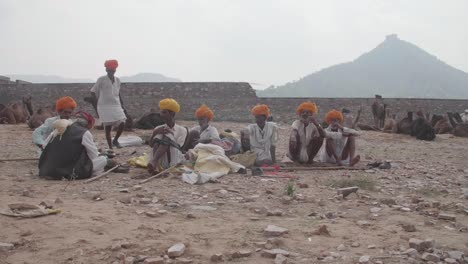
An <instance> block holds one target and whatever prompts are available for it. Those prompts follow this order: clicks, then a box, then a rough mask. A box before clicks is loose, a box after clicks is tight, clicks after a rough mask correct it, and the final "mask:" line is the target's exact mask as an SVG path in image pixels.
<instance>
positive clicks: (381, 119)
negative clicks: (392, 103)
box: [371, 94, 387, 129]
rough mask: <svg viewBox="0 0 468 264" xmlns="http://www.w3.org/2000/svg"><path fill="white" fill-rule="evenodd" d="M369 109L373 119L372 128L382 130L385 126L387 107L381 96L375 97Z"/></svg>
mask: <svg viewBox="0 0 468 264" xmlns="http://www.w3.org/2000/svg"><path fill="white" fill-rule="evenodd" d="M371 108H372V116H373V117H374V126H375V127H376V128H378V129H382V128H383V127H384V125H385V112H386V110H385V109H386V108H387V105H386V104H384V103H383V100H382V96H381V95H378V94H376V95H375V99H374V102H373V103H372V106H371Z"/></svg>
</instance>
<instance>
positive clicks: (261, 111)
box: [252, 104, 270, 117]
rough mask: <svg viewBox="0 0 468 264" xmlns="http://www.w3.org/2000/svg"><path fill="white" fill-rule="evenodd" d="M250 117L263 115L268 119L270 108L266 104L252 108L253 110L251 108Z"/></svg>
mask: <svg viewBox="0 0 468 264" xmlns="http://www.w3.org/2000/svg"><path fill="white" fill-rule="evenodd" d="M252 115H254V116H258V115H264V116H266V117H269V116H270V108H268V105H266V104H261V105H256V106H254V108H252Z"/></svg>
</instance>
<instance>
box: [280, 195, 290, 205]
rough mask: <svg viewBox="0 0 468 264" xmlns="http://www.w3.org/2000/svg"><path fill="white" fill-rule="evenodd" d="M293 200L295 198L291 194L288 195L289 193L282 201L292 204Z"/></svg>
mask: <svg viewBox="0 0 468 264" xmlns="http://www.w3.org/2000/svg"><path fill="white" fill-rule="evenodd" d="M292 201H293V198H292V197H290V196H287V195H284V196H283V197H282V198H281V202H282V203H283V204H290V203H291V202H292Z"/></svg>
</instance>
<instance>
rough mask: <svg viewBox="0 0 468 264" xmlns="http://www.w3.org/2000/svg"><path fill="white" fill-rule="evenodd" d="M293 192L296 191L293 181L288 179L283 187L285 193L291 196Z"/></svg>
mask: <svg viewBox="0 0 468 264" xmlns="http://www.w3.org/2000/svg"><path fill="white" fill-rule="evenodd" d="M295 192H296V188H295V187H294V182H293V181H289V182H288V184H287V185H286V188H285V193H286V195H288V196H290V197H293V196H294V193H295Z"/></svg>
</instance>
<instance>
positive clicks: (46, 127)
mask: <svg viewBox="0 0 468 264" xmlns="http://www.w3.org/2000/svg"><path fill="white" fill-rule="evenodd" d="M53 121H55V120H54V119H53V118H52V119H51V118H48V119H46V121H45V122H44V124H42V125H41V126H40V127H38V128H36V129H35V130H34V132H33V134H32V138H33V143H34V144H36V145H37V146H38V147H39V148H41V149H42V148H44V146H45V144H46V141H45V138H47V136H48V135H49V134H50V132H51V131H52V130H53Z"/></svg>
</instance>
